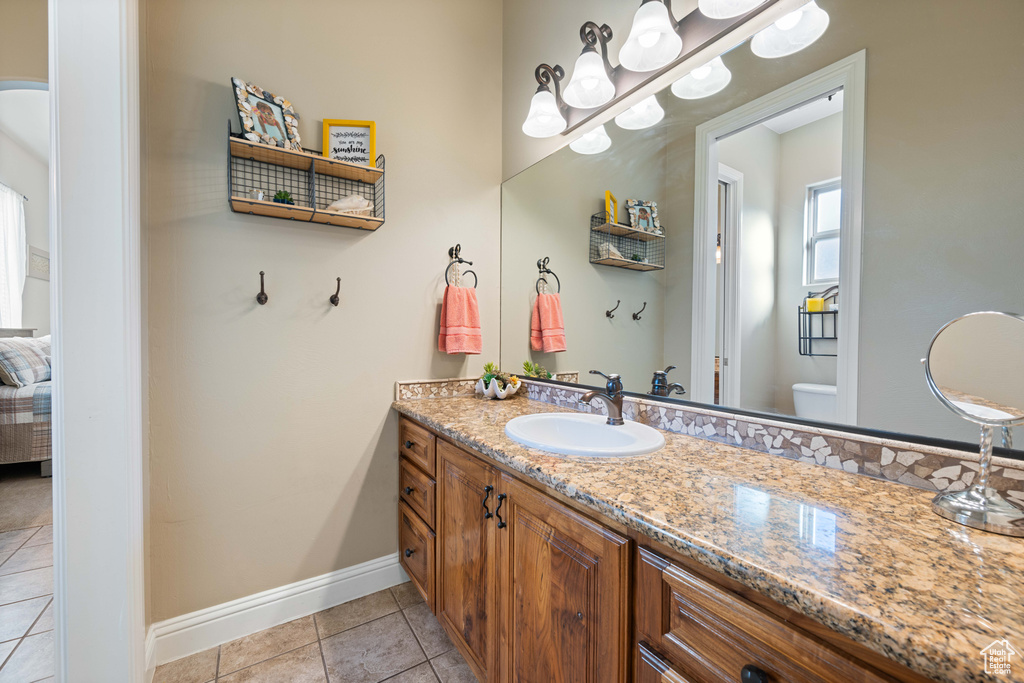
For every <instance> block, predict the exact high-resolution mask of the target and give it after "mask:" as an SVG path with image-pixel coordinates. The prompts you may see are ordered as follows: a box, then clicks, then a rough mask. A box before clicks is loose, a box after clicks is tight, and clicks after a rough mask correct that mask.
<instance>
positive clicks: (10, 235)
mask: <svg viewBox="0 0 1024 683" xmlns="http://www.w3.org/2000/svg"><path fill="white" fill-rule="evenodd" d="M27 253H28V252H27V250H26V248H25V200H24V198H23V197H22V196H21V195H20V194H18V193H17V192H15V191H14V190H12V189H11V188H9V187H7V186H6V185H4V184H3V183H0V327H21V294H22V292H23V291H24V290H25V264H26V261H27Z"/></svg>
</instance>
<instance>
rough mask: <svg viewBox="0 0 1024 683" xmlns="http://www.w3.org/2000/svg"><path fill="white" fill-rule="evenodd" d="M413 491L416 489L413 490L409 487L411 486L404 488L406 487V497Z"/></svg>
mask: <svg viewBox="0 0 1024 683" xmlns="http://www.w3.org/2000/svg"><path fill="white" fill-rule="evenodd" d="M415 490H416V489H414V488H413V487H411V486H406V487H405V495H407V496H409V495H412V492H413V491H415Z"/></svg>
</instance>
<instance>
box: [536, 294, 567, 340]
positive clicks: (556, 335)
mask: <svg viewBox="0 0 1024 683" xmlns="http://www.w3.org/2000/svg"><path fill="white" fill-rule="evenodd" d="M530 348H532V349H533V350H534V351H542V352H544V353H557V352H559V351H565V323H564V322H562V300H561V299H560V298H559V296H558V295H557V294H538V295H537V299H536V300H535V301H534V302H533V320H532V321H531V323H530Z"/></svg>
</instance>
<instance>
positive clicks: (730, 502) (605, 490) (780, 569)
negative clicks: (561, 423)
mask: <svg viewBox="0 0 1024 683" xmlns="http://www.w3.org/2000/svg"><path fill="white" fill-rule="evenodd" d="M393 407H394V408H395V410H397V411H398V412H400V413H402V414H404V415H407V416H409V417H411V418H413V419H416V420H419V421H420V422H423V423H424V424H427V425H429V426H430V427H432V428H434V429H435V430H437V431H438V432H439V433H441V434H444V435H445V436H447V437H449V438H450V439H451V440H453V441H455V442H457V443H460V444H463V445H465V446H467V447H469V448H472V449H475V450H477V451H480V452H482V453H484V454H486V455H488V456H489V457H491V458H493V459H494V460H496V461H498V462H500V463H502V464H504V465H506V466H507V467H509V468H510V469H512V470H515V471H517V472H520V473H523V474H525V475H526V476H528V477H531V478H532V479H534V480H536V481H537V482H539V483H540V484H543V485H545V486H548V487H551V488H553V489H555V490H557V491H559V492H561V493H563V494H565V495H566V496H569V497H570V498H572V499H574V500H576V501H578V502H579V503H581V504H583V505H584V506H586V507H588V508H590V509H592V510H594V511H595V512H597V513H598V514H599V515H603V516H605V517H607V518H609V519H612V520H615V521H617V522H619V523H622V524H624V525H626V526H628V527H630V528H633V529H635V530H637V531H639V532H641V533H643V534H645V535H647V536H650V537H652V538H654V539H657V540H658V541H660V542H662V543H664V544H666V545H668V546H669V547H671V548H673V549H675V550H677V551H678V552H680V553H682V554H683V555H686V556H688V557H692V558H694V559H695V560H697V561H699V562H701V563H702V564H704V565H706V566H707V567H709V568H711V569H713V570H716V571H718V572H721V573H723V574H726V575H727V576H729V577H731V578H733V579H735V580H737V581H739V582H740V583H742V584H744V585H746V586H748V587H749V588H752V589H754V590H756V591H758V592H760V593H762V594H764V595H766V596H768V597H770V598H772V599H773V600H775V601H777V602H779V603H782V604H783V605H786V606H788V607H790V608H791V609H793V610H795V611H797V612H800V613H802V614H805V615H807V616H808V617H810V618H812V619H814V620H815V621H817V622H819V623H821V624H824V625H825V626H827V627H829V628H831V629H833V630H835V631H837V632H839V633H842V634H843V635H845V636H847V637H849V638H851V639H852V640H854V641H857V642H859V643H862V644H864V645H865V646H867V647H869V648H871V649H872V650H874V651H876V652H878V653H880V654H882V655H885V656H886V657H889V658H891V659H893V660H895V661H898V662H901V663H902V664H904V665H906V666H908V667H909V668H911V669H913V670H915V671H917V672H919V673H921V674H924V675H926V676H928V677H930V678H934V679H936V680H940V681H950V682H953V681H956V682H960V681H993V680H997V679H996V678H995V677H992V676H989V675H987V674H985V673H984V663H983V658H982V655H981V654H980V651H981V650H982V649H983V648H985V647H987V646H988V645H989V644H990V643H992V642H993V641H994V640H997V639H999V640H1002V639H1004V638H1005V639H1007V640H1008V641H1009V643H1010V645H1011V646H1013V647H1015V648H1017V651H1018V652H1022V653H1024V650H1022V649H1021V648H1024V600H1022V596H1024V539H1014V538H1009V537H1006V536H999V535H996V534H989V533H984V532H981V531H976V530H974V529H969V528H967V527H964V526H960V525H958V524H955V523H952V522H949V521H947V520H945V519H943V518H941V517H939V516H938V515H936V514H934V513H932V511H931V507H930V501H931V498H932V496H933V495H934V494H932V493H928V492H925V491H920V490H918V489H914V488H910V487H906V486H901V485H898V484H892V483H888V482H882V481H878V480H875V479H871V478H868V477H864V476H858V475H855V474H848V473H846V472H842V471H837V470H832V469H827V468H825V467H820V466H816V465H811V464H805V463H801V462H796V461H792V460H788V459H786V458H781V457H778V456H774V455H767V454H764V453H760V452H756V451H751V450H747V449H743V448H737V447H733V446H728V445H724V444H721V443H715V442H711V441H704V440H701V439H696V438H694V437H690V436H685V435H681V434H673V433H669V432H663V434H664V436H665V441H666V446H665V447H664V448H663V449H661V450H660V451H658V452H656V453H652V454H649V455H641V456H636V457H632V458H621V459H601V460H600V461H597V460H591V459H587V458H577V457H570V456H554V455H550V454H547V453H543V452H541V451H537V450H533V449H528V448H525V447H523V446H520V445H519V444H517V443H516V442H514V441H512V440H511V439H509V438H508V437H507V436H505V431H504V428H505V423H506V422H508V421H509V420H510V419H512V418H513V417H517V416H519V415H526V414H530V413H542V412H566V411H565V409H563V408H558V407H556V406H553V405H550V404H547V403H542V402H538V401H532V400H529V399H527V398H525V397H516V398H514V399H511V400H506V401H490V400H484V399H479V398H443V399H420V400H412V401H396V402H395V403H394V404H393ZM1012 668H1013V673H1012V674H1011V675H1010V676H1000V677H999V678H998V680H1002V681H1006V680H1013V681H1024V655H1022V656H1021V657H1020V658H1018V659H1015V660H1014V661H1013V662H1012Z"/></svg>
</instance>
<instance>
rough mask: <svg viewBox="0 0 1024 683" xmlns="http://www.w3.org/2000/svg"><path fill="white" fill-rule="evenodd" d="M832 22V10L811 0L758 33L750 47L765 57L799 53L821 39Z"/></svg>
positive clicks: (773, 57) (770, 57)
mask: <svg viewBox="0 0 1024 683" xmlns="http://www.w3.org/2000/svg"><path fill="white" fill-rule="evenodd" d="M828 22H829V16H828V12H826V11H825V10H823V9H821V8H820V7H818V5H817V3H815V2H814V0H811V2H809V3H807V4H806V5H804V6H803V7H801V8H800V9H797V10H794V11H792V12H790V13H789V14H787V15H786V16H784V17H782V18H781V19H779V20H778V21H776V22H775V23H774V24H772V25H771V26H769V27H768V28H766V29H764V30H762V31H761V32H760V33H758V34H757V35H755V36H754V37H753V39H752V40H751V41H750V49H751V50H753V51H754V54H755V55H757V56H758V57H764V58H765V59H775V58H777V57H786V56H788V55H791V54H795V53H797V52H799V51H800V50H803V49H804V48H805V47H807V46H808V45H810V44H811V43H813V42H814V41H816V40H817V39H818V38H821V36H822V35H824V34H825V29H827V28H828Z"/></svg>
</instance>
